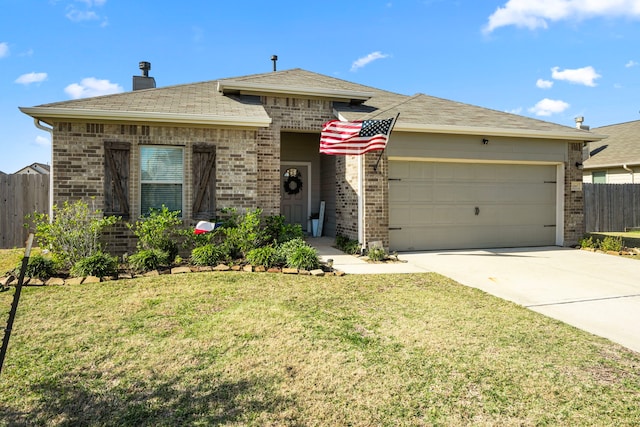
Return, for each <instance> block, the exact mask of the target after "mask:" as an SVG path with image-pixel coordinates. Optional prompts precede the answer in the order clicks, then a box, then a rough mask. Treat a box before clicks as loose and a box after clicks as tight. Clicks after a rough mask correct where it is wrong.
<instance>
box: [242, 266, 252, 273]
mask: <svg viewBox="0 0 640 427" xmlns="http://www.w3.org/2000/svg"><path fill="white" fill-rule="evenodd" d="M242 271H244V272H245V273H251V272H252V271H253V266H252V265H251V264H247V265H245V266H244V267H242Z"/></svg>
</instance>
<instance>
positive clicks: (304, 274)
mask: <svg viewBox="0 0 640 427" xmlns="http://www.w3.org/2000/svg"><path fill="white" fill-rule="evenodd" d="M298 274H299V275H300V276H309V275H311V272H310V271H309V270H298Z"/></svg>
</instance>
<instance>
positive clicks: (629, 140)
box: [584, 120, 640, 169]
mask: <svg viewBox="0 0 640 427" xmlns="http://www.w3.org/2000/svg"><path fill="white" fill-rule="evenodd" d="M593 130H594V131H595V132H597V133H598V134H602V135H608V136H607V138H605V139H603V140H601V141H598V142H592V143H591V144H590V146H589V151H590V156H591V157H589V158H588V159H587V160H585V162H584V167H585V168H588V169H594V168H599V167H612V166H620V167H621V166H622V165H624V164H627V165H640V120H636V121H633V122H627V123H620V124H615V125H609V126H602V127H599V128H597V129H593Z"/></svg>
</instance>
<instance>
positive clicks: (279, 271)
mask: <svg viewBox="0 0 640 427" xmlns="http://www.w3.org/2000/svg"><path fill="white" fill-rule="evenodd" d="M281 272H282V270H280V269H279V268H278V267H271V268H270V269H268V270H267V273H281Z"/></svg>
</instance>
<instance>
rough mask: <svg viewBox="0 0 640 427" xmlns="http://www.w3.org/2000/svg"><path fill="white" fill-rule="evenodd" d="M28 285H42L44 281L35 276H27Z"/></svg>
mask: <svg viewBox="0 0 640 427" xmlns="http://www.w3.org/2000/svg"><path fill="white" fill-rule="evenodd" d="M29 286H44V282H43V281H42V280H40V279H38V278H37V277H31V278H29Z"/></svg>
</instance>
